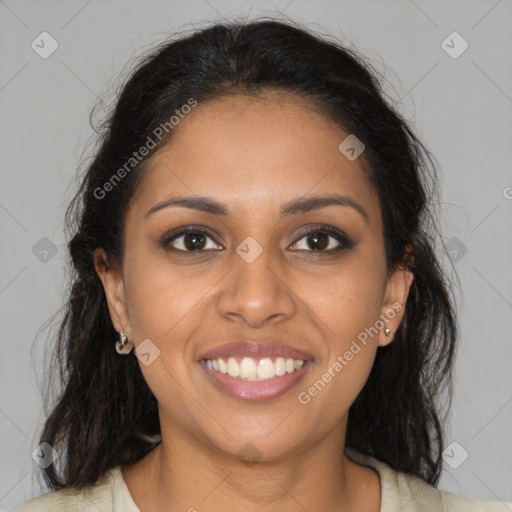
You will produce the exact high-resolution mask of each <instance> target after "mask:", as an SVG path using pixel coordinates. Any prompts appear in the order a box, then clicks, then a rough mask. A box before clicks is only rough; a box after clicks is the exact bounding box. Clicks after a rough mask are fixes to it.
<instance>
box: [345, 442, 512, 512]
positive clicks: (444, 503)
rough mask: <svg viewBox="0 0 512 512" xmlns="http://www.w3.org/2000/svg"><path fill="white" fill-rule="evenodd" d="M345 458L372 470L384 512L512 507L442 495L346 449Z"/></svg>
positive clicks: (451, 511)
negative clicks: (378, 478) (380, 488)
mask: <svg viewBox="0 0 512 512" xmlns="http://www.w3.org/2000/svg"><path fill="white" fill-rule="evenodd" d="M345 451H346V455H347V456H348V457H349V458H350V459H352V460H353V461H354V462H356V463H358V464H362V465H365V466H369V467H373V468H374V469H375V470H376V471H377V472H378V473H379V476H380V481H381V487H382V503H381V512H396V510H401V511H402V512H424V511H426V510H428V511H429V512H481V511H483V510H485V511H486V512H503V511H504V510H506V509H507V508H506V507H509V509H510V510H512V503H510V502H502V501H489V500H482V499H479V498H473V497H469V496H460V495H458V494H454V493H451V492H448V491H442V490H440V489H437V488H436V487H433V486H431V485H429V484H427V483H426V482H425V481H424V480H422V479H421V478H419V477H417V476H414V475H408V474H406V473H402V472H400V471H395V470H394V469H392V468H391V467H390V466H388V465H387V464H385V463H384V462H382V461H379V460H377V459H375V458H373V457H370V456H368V455H364V454H362V453H359V452H357V451H355V450H353V449H351V448H346V450H345Z"/></svg>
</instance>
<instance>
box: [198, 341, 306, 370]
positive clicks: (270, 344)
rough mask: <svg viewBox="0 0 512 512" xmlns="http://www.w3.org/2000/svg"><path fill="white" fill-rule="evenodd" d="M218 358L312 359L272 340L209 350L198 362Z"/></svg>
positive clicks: (242, 342) (237, 343) (223, 346)
mask: <svg viewBox="0 0 512 512" xmlns="http://www.w3.org/2000/svg"><path fill="white" fill-rule="evenodd" d="M219 357H222V358H228V357H253V358H255V359H263V358H265V357H270V358H272V357H274V358H275V357H284V358H290V357H291V358H292V359H302V360H303V361H307V360H308V359H313V356H312V355H311V354H309V353H307V352H304V351H303V350H299V349H296V348H294V347H290V346H289V345H285V344H284V343H279V342H277V341H274V340H267V341H262V340H258V341H252V340H243V341H235V342H232V343H226V344H225V345H220V346H218V347H214V348H211V349H209V350H207V351H206V352H204V353H202V354H201V355H200V356H199V359H198V360H199V361H201V360H202V359H217V358H219ZM290 375H293V374H290ZM283 377H284V375H283Z"/></svg>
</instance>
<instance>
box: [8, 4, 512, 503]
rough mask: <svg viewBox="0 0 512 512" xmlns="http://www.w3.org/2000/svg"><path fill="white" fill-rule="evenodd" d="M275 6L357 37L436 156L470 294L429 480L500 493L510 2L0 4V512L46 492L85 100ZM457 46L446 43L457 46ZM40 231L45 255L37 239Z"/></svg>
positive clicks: (506, 392) (509, 322)
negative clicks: (170, 48)
mask: <svg viewBox="0 0 512 512" xmlns="http://www.w3.org/2000/svg"><path fill="white" fill-rule="evenodd" d="M280 11H282V12H283V13H284V14H283V15H284V16H286V17H290V18H293V19H296V20H298V21H301V22H304V23H306V24H310V26H311V27H312V28H313V29H319V30H320V31H322V32H325V33H330V34H333V35H335V36H337V37H340V38H341V39H342V40H343V41H345V42H347V41H348V42H351V43H353V44H354V45H355V46H356V47H357V48H359V49H360V50H361V52H362V53H363V54H364V55H366V56H367V57H368V58H369V59H370V60H371V61H372V62H373V63H374V64H375V65H376V67H377V68H378V69H379V70H381V71H384V72H385V77H386V79H387V81H388V85H387V86H386V87H387V88H388V90H389V95H390V96H391V97H392V98H394V99H395V100H398V99H401V107H400V111H401V112H402V113H403V114H404V115H405V116H406V118H408V119H410V120H411V122H413V124H414V127H415V128H416V130H417V131H418V132H419V134H420V136H421V137H422V138H423V140H424V142H425V143H426V145H427V146H428V147H429V148H430V150H431V151H432V152H433V154H434V155H435V156H436V158H437V161H438V163H439V172H440V176H441V186H442V210H441V221H442V226H443V228H444V232H443V238H444V243H445V244H446V246H447V247H448V249H449V250H450V251H451V252H450V254H451V257H452V259H453V261H454V267H455V269H456V271H457V273H458V275H459V276H460V279H461V283H462V296H463V298H464V299H463V301H462V302H460V313H459V321H460V325H461V342H460V343H461V344H460V349H459V353H458V359H457V365H456V389H455V391H456V392H455V399H454V402H453V407H452V414H451V426H450V428H449V429H448V432H447V438H446V440H447V443H451V442H452V441H453V442H456V443H457V444H456V445H453V446H452V447H451V448H450V451H449V452H448V453H447V460H449V461H450V463H451V464H452V466H458V467H457V468H454V467H450V465H448V464H447V465H446V467H445V470H444V472H443V476H442V480H441V483H440V487H441V488H442V489H447V490H450V491H453V492H457V493H460V494H468V495H473V496H479V497H482V498H488V499H502V500H512V436H511V435H510V432H511V426H512V378H511V371H510V364H511V361H512V339H511V334H510V333H511V332H512V271H511V262H512V229H511V219H512V188H511V187H512V172H511V169H512V166H511V163H512V149H511V148H512V145H511V144H510V141H512V123H511V114H512V60H511V59H510V55H511V49H512V31H511V30H510V27H511V21H512V2H511V1H510V0H500V1H496V0H480V1H467V0H465V1H451V2H446V1H429V2H427V1H426V0H414V1H412V0H410V1H409V0H401V1H382V2H377V1H375V2H370V1H357V2H356V1H340V0H337V1H336V0H332V1H323V2H319V3H313V2H308V1H307V0H291V1H290V0H284V1H280V0H275V2H267V1H258V2H252V3H250V2H242V1H238V2H237V1H225V0H223V1H221V0H190V1H189V2H183V3H182V2H177V1H156V0H153V1H151V2H142V1H138V2H137V1H104V2H100V1H98V0H92V1H87V0H84V1H45V2H40V1H24V0H0V42H1V46H2V48H3V49H4V51H3V52H2V60H1V76H0V108H1V112H2V116H1V122H0V130H1V135H0V140H1V143H2V151H1V172H2V176H1V183H2V187H1V189H0V226H1V233H2V250H1V255H0V258H1V270H0V329H1V340H2V353H1V358H0V364H1V370H0V375H1V377H0V378H1V386H0V428H1V434H2V435H1V438H0V442H1V452H2V465H1V468H0V471H1V473H0V475H1V476H0V509H2V510H7V509H10V508H11V507H13V506H14V505H16V504H18V503H20V502H22V501H24V500H26V499H28V498H30V497H32V496H35V495H38V494H40V493H41V492H42V491H43V490H45V489H44V487H43V485H42V480H41V479H39V478H38V477H37V474H38V471H37V469H38V468H37V466H36V464H35V462H34V461H33V460H32V458H31V453H32V451H33V450H34V449H35V448H36V446H37V436H38V434H39V428H40V426H41V424H42V421H43V416H42V409H41V396H40V390H39V386H38V382H40V381H41V377H42V358H43V356H44V352H45V351H44V335H43V336H40V337H39V338H38V342H37V343H36V344H35V345H34V349H33V352H31V349H32V346H33V342H34V339H35V337H36V333H37V331H38V329H40V328H41V327H42V325H43V324H44V322H45V321H47V320H48V319H49V318H50V317H51V315H53V314H54V313H55V312H56V311H57V310H58V308H59V306H60V304H61V297H62V293H63V291H64V272H63V266H64V262H65V257H66V254H65V240H64V237H63V235H62V223H63V215H64V208H65V206H66V204H67V202H68V201H69V199H70V198H71V195H72V192H73V191H74V188H75V182H74V176H75V172H76V168H77V164H78V162H79V161H80V159H81V158H82V156H83V151H84V148H87V143H88V141H89V138H90V136H91V134H92V130H91V128H90V125H89V113H90V110H91V108H92V107H93V105H94V104H95V103H96V101H97V95H100V94H101V95H102V97H103V95H104V94H105V93H106V94H107V95H108V94H109V93H110V92H109V91H110V90H111V89H110V88H111V86H112V84H113V83H114V79H115V77H116V76H117V74H118V73H119V72H120V71H121V70H122V69H124V68H125V65H126V63H127V62H128V60H129V59H130V58H132V57H134V56H136V55H139V54H140V53H141V52H143V51H146V50H147V49H149V48H150V47H151V46H152V45H153V44H155V43H157V42H158V41H160V40H162V39H163V38H165V37H166V35H168V34H171V33H173V32H174V31H176V30H183V29H190V28H194V27H197V28H199V27H201V26H202V25H203V24H204V23H208V22H210V21H213V20H216V19H220V18H222V17H226V18H230V17H232V16H248V17H249V18H252V17H254V16H257V15H268V16H280ZM316 24H318V25H316ZM43 31H47V32H49V33H50V34H51V36H52V37H53V38H54V39H55V40H56V41H57V42H58V45H59V46H58V49H57V50H56V51H55V52H54V53H53V54H52V55H51V56H49V57H48V58H46V59H43V58H41V57H40V56H39V55H38V54H37V53H36V52H35V51H34V50H33V49H32V48H31V43H32V41H34V40H35V39H36V38H37V37H38V36H39V34H40V33H41V32H43ZM453 31H457V32H458V33H460V34H461V36H462V37H463V38H464V39H465V40H466V41H467V42H468V44H469V47H468V49H467V50H466V51H465V52H464V53H462V54H461V55H460V56H458V58H452V57H451V56H450V55H448V53H447V52H446V51H445V49H443V47H442V46H441V43H442V41H443V40H445V39H446V37H447V36H448V35H449V34H451V33H452V32H453ZM460 43H461V41H457V40H454V42H453V43H452V42H451V40H450V39H448V43H447V44H449V45H450V46H453V47H454V48H452V50H451V51H452V52H453V51H458V50H460V48H461V45H460ZM383 66H385V68H384V67H383ZM100 113H101V112H100ZM45 237H46V238H48V239H49V240H51V243H52V244H53V245H54V246H55V247H54V248H53V251H52V247H50V249H49V252H46V253H45V252H44V251H43V250H42V249H41V247H42V246H41V244H44V241H43V242H41V239H44V238H45ZM46 243H48V242H46ZM54 252H55V254H53V253H54ZM45 260H46V261H45ZM446 262H447V261H446ZM463 450H465V451H467V453H468V458H467V460H465V461H464V462H461V461H462V460H463V458H464V451H463ZM459 463H460V465H459ZM504 510H506V507H505V506H504Z"/></svg>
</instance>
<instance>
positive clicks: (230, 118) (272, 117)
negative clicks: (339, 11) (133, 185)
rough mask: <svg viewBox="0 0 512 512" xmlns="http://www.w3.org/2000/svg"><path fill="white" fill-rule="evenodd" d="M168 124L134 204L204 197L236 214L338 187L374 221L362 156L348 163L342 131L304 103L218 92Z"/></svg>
mask: <svg viewBox="0 0 512 512" xmlns="http://www.w3.org/2000/svg"><path fill="white" fill-rule="evenodd" d="M175 130H176V131H175V133H173V136H172V138H171V140H170V141H169V142H168V144H167V147H165V148H162V149H161V150H160V151H159V152H158V153H157V154H156V155H155V157H154V158H153V159H152V161H151V162H150V163H149V166H148V168H147V170H146V173H145V176H144V177H143V179H142V180H141V183H140V185H139V187H138V189H137V191H136V194H135V196H134V203H136V204H137V205H139V206H140V208H145V209H146V210H147V209H148V208H150V207H151V206H152V205H153V204H154V203H156V202H158V201H161V200H163V199H167V198H169V197H172V195H181V196H182V195H184V194H186V195H190V196H196V195H201V196H206V195H208V196H212V197H215V198H217V199H218V200H219V201H221V202H223V203H226V204H228V205H229V207H230V208H232V209H233V212H235V213H236V210H239V211H242V210H243V209H247V208H249V207H251V208H252V209H253V211H254V209H259V208H268V207H269V206H270V203H273V204H276V205H278V204H279V205H280V204H281V203H285V202H287V201H288V200H290V199H293V198H297V197H301V196H307V195H319V194H325V193H338V194H344V195H350V196H352V197H354V199H356V200H357V202H359V203H363V204H364V208H365V209H366V211H367V212H368V214H369V216H370V218H371V219H370V220H371V222H375V223H376V226H377V225H378V224H379V221H380V210H379V207H378V199H377V194H376V191H375V190H374V188H373V186H372V184H371V183H370V181H369V179H368V176H367V173H366V171H365V170H364V168H363V160H362V158H359V159H356V160H354V161H350V160H349V159H347V158H346V157H345V156H344V154H342V153H341V152H340V150H339V149H338V146H339V145H340V143H341V142H342V141H343V140H344V139H345V138H346V137H347V136H348V135H349V133H348V132H347V131H345V130H344V129H343V128H342V127H341V126H339V125H337V124H335V123H333V122H331V121H329V120H328V119H327V118H326V117H325V116H323V115H322V114H320V113H319V112H318V111H317V110H316V109H315V105H314V104H313V103H312V102H310V101H307V100H305V99H303V98H300V97H298V96H295V95H291V94H284V93H270V94H267V95H265V96H261V97H257V98H256V97H252V96H233V97H231V96H230V97H222V98H218V99H215V100H212V101H208V102H205V103H199V104H198V105H197V106H196V107H195V108H194V109H193V110H192V111H191V112H190V113H189V114H188V115H187V116H185V117H184V118H183V119H182V120H180V122H179V125H178V126H177V129H175Z"/></svg>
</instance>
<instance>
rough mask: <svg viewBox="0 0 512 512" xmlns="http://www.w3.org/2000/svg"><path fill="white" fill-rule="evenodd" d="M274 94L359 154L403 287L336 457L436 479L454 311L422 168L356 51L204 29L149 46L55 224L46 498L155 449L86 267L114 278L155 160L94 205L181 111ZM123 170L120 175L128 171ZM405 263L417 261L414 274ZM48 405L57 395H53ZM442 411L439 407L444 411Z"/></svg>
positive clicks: (149, 413) (265, 23)
mask: <svg viewBox="0 0 512 512" xmlns="http://www.w3.org/2000/svg"><path fill="white" fill-rule="evenodd" d="M265 91H281V92H285V93H289V94H295V95H298V96H300V97H301V98H305V99H308V100H309V101H310V102H311V104H312V105H315V107H316V108H317V109H318V111H319V112H321V113H322V114H323V115H325V116H326V118H328V119H329V120H332V121H334V122H335V123H337V124H338V125H339V126H341V127H343V128H344V129H345V130H347V131H348V132H350V133H353V134H355V135H356V136H357V137H358V138H359V139H360V140H361V141H362V142H363V143H364V144H365V146H366V150H365V153H364V155H363V156H364V159H363V160H362V161H363V162H364V163H365V167H366V172H367V173H368V176H369V178H370V179H371V183H372V184H373V185H374V186H375V188H376V190H377V192H378V197H379V202H380V207H381V212H382V218H383V230H384V242H385V253H386V263H387V268H388V270H391V269H396V268H407V269H409V270H410V271H411V272H412V273H413V274H414V280H413V283H412V285H411V289H410V291H409V297H408V300H407V303H406V305H405V314H404V318H403V320H402V322H401V324H400V327H399V328H398V330H397V332H396V333H395V337H394V340H393V343H391V344H389V345H388V346H386V347H379V348H378V350H377V354H376V358H375V361H374V365H373V368H372V370H371V373H370V375H369V378H368V380H367V382H366V384H365V385H364V388H363V389H362V391H361V392H360V394H359V395H358V397H357V398H356V400H355V402H354V403H353V404H352V406H351V408H350V411H349V418H348V430H347V436H346V445H347V446H348V447H351V448H354V449H356V450H358V451H360V452H362V453H364V454H367V455H370V456H373V457H376V458H377V459H379V460H381V461H383V462H385V463H387V464H388V465H389V466H391V467H392V468H394V469H395V470H397V471H403V472H405V473H408V474H413V475H416V476H418V477H420V478H422V479H424V480H425V481H426V482H428V483H430V484H432V485H437V482H438V480H439V477H440V474H441V469H442V458H441V453H442V450H443V446H444V445H443V425H444V419H443V411H442V407H441V404H442V401H441V396H443V395H444V392H445V391H447V392H448V397H449V402H451V397H452V375H451V373H452V366H453V358H454V353H455V346H456V338H457V326H456V320H455V306H454V304H455V301H454V299H453V296H452V294H451V288H450V284H449V281H448V279H447V275H446V273H445V272H444V271H443V268H442V266H441V265H440V262H439V259H438V255H436V246H435V243H436V236H437V235H438V234H439V232H438V228H437V224H436V221H435V216H434V215H433V212H432V206H433V205H434V204H435V200H436V199H437V194H438V187H437V177H436V171H435V165H434V164H433V157H432V156H431V155H430V154H429V152H428V150H427V149H426V148H425V146H424V145H423V144H422V143H421V142H420V140H419V137H417V136H416V135H415V134H414V132H413V130H412V128H411V127H410V126H409V125H408V123H407V122H406V121H405V119H404V118H403V117H402V115H400V114H399V113H398V111H397V109H396V107H394V106H392V104H391V101H390V100H389V99H388V98H387V97H386V95H385V93H384V87H383V84H382V80H381V79H380V75H379V73H377V71H375V69H374V68H373V67H372V66H371V65H370V64H369V63H368V62H367V61H366V59H365V58H363V57H362V56H361V55H360V54H359V53H358V52H357V51H356V50H355V49H353V48H350V47H348V46H344V45H342V44H341V43H340V42H339V41H338V40H336V39H335V38H333V37H331V36H325V35H320V34H316V33H315V32H314V31H313V30H311V29H308V28H305V27H304V26H301V25H300V24H298V23H296V22H292V21H282V20H273V19H256V20H252V21H231V22H223V23H214V24H211V25H209V26H207V27H205V28H202V29H200V30H194V31H193V32H192V33H189V34H186V35H181V34H180V35H179V36H176V37H174V38H172V39H167V40H165V41H164V42H163V43H159V44H158V45H157V46H156V47H155V48H153V49H152V50H151V51H150V52H149V53H148V54H146V55H144V56H143V57H142V58H141V59H140V61H139V62H138V63H137V66H136V67H135V69H134V70H133V71H132V72H131V73H130V75H129V77H128V79H126V81H125V83H124V85H123V86H122V88H121V90H120V92H119V94H118V95H117V98H116V101H115V105H114V106H113V107H112V108H111V110H110V111H109V112H108V114H107V116H106V119H105V120H104V122H103V123H102V125H101V129H100V130H96V135H97V141H98V144H97V147H96V149H95V152H94V156H93V158H92V159H91V161H90V163H88V165H87V167H86V169H85V172H83V173H82V175H81V176H80V187H79V190H78V192H77V193H76V195H75V196H74V197H73V199H72V201H71V203H70V204H69V207H68V209H67V211H66V222H65V227H66V230H67V233H68V239H69V242H68V245H67V247H68V250H69V256H70V262H69V280H70V284H69V287H68V288H67V293H68V295H67V297H66V301H65V303H64V305H63V308H62V311H63V318H62V320H61V322H60V323H59V327H58V332H56V336H55V338H56V343H55V344H54V352H53V357H52V360H51V366H50V368H49V369H48V373H47V374H46V375H47V376H48V377H50V376H54V377H57V378H58V379H59V386H58V389H59V390H58V393H57V396H56V398H55V399H54V400H53V401H52V403H51V404H50V403H49V402H50V399H49V393H48V396H47V397H46V400H45V418H46V419H45V422H44V426H43V429H42V433H41V436H40V442H47V443H49V444H50V445H51V446H53V447H54V448H55V449H56V450H57V451H58V452H59V453H60V454H61V455H63V456H62V457H60V458H59V460H60V462H59V465H60V466H61V467H60V469H59V470H58V468H57V464H52V465H50V466H49V467H48V468H47V469H45V470H44V471H43V473H44V478H45V480H46V483H47V485H48V487H49V488H50V489H53V490H56V489H60V488H63V487H74V488H82V487H85V486H87V485H91V484H93V483H95V482H96V480H97V479H98V478H99V477H100V476H101V475H102V474H103V473H105V472H106V471H107V470H108V469H110V468H112V467H114V466H117V465H122V464H125V463H129V462H134V461H136V460H138V459H140V458H142V457H144V456H145V455H146V454H147V453H148V452H149V451H150V450H151V449H152V448H153V447H154V446H155V445H156V444H157V443H158V437H159V434H160V425H159V419H158V411H157V401H156V398H155V397H154V395H153V394H152V392H151V390H150V389H149V387H148V385H147V384H146V382H145V380H144V378H143V376H142V373H141V371H140V367H139V364H138V361H137V358H136V356H135V355H134V353H133V352H132V353H131V354H130V355H129V356H128V357H120V356H119V355H118V354H117V353H116V351H115V349H114V342H115V340H116V339H117V333H116V331H115V329H114V327H113V324H112V321H111V318H110V315H109V310H108V307H107V302H106V297H105V293H104V290H103V287H102V284H101V281H100V279H99V277H98V275H97V274H96V271H95V267H94V262H93V255H94V251H95V249H97V248H103V249H104V250H105V252H106V254H107V257H108V260H109V264H120V262H121V261H122V254H123V228H124V218H125V213H126V210H127V207H128V204H129V201H130V198H131V197H132V195H133V193H134V191H135V189H136V187H137V185H138V183H139V181H140V179H141V177H142V176H143V174H144V169H145V168H146V166H147V164H148V162H149V161H150V159H151V158H152V157H153V156H154V155H155V154H156V152H157V151H158V150H159V149H160V148H161V147H163V146H164V145H165V144H166V143H167V142H168V141H169V140H170V139H171V138H172V133H173V132H172V130H169V131H168V132H167V131H166V133H165V134H163V136H162V137H161V139H159V140H157V141H154V142H155V146H156V147H155V148H154V149H152V150H151V152H150V153H149V155H147V156H146V157H145V158H142V159H141V161H140V162H138V163H137V165H136V166H134V167H133V169H131V171H130V172H127V173H125V174H126V176H124V177H123V179H121V180H119V182H118V183H115V186H112V187H111V190H110V191H109V192H108V197H106V198H101V197H100V196H101V193H99V192H98V191H99V190H101V189H102V187H103V190H105V188H104V184H105V183H106V182H108V181H109V180H110V179H111V178H112V175H113V174H114V172H115V171H116V170H118V169H120V168H122V167H123V165H124V164H125V163H126V162H127V161H129V159H130V158H131V157H132V156H133V153H134V151H137V150H138V149H139V148H141V147H142V146H144V145H145V144H147V140H148V137H152V138H153V139H154V138H155V137H154V133H155V129H157V128H158V127H159V126H161V125H162V123H165V122H168V120H169V118H170V116H171V115H173V114H174V113H175V112H176V110H179V109H180V108H181V107H182V105H185V104H186V103H187V102H188V100H189V99H190V98H191V97H192V98H195V99H196V100H197V101H198V102H204V101H208V100H210V99H215V98H218V97H223V96H227V95H231V94H259V93H261V92H265ZM125 169H126V168H125ZM406 247H412V248H413V254H414V260H411V258H410V257H409V256H410V254H408V252H407V251H406ZM54 390H55V388H54ZM448 408H449V405H448Z"/></svg>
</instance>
